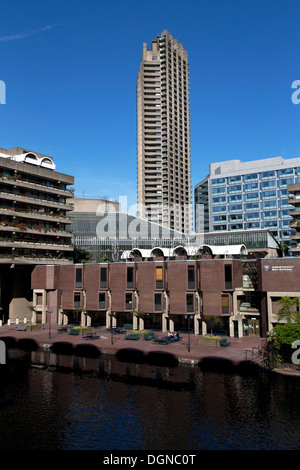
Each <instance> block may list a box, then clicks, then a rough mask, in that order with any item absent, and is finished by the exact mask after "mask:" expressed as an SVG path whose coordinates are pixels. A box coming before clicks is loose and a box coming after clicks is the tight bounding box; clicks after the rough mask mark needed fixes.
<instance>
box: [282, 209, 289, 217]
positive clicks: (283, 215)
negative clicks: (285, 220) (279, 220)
mask: <svg viewBox="0 0 300 470" xmlns="http://www.w3.org/2000/svg"><path fill="white" fill-rule="evenodd" d="M280 212H281V217H290V211H289V210H288V209H285V210H283V211H280Z"/></svg>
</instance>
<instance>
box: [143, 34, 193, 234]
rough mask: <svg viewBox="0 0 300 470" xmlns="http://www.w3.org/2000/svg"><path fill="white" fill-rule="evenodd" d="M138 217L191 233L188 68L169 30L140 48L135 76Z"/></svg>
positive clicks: (183, 55)
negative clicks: (137, 70)
mask: <svg viewBox="0 0 300 470" xmlns="http://www.w3.org/2000/svg"><path fill="white" fill-rule="evenodd" d="M136 93H137V176H138V216H139V217H141V218H142V219H148V220H150V221H152V222H156V223H160V224H162V225H164V226H166V227H169V228H171V229H174V230H178V231H179V232H182V233H187V234H188V233H190V232H191V230H192V207H191V168H190V167H191V165H190V122H189V121H190V119H189V118H190V106H189V64H188V55H187V51H186V50H185V49H184V48H183V46H182V44H179V43H178V41H177V39H174V38H173V36H172V35H171V34H169V33H168V31H163V32H162V34H161V35H160V36H158V37H157V39H156V40H155V41H152V44H151V50H148V49H147V44H145V43H144V44H143V53H142V61H141V65H140V71H139V72H138V78H137V88H136Z"/></svg>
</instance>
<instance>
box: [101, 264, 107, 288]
mask: <svg viewBox="0 0 300 470" xmlns="http://www.w3.org/2000/svg"><path fill="white" fill-rule="evenodd" d="M100 287H101V289H104V288H106V287H107V268H100Z"/></svg>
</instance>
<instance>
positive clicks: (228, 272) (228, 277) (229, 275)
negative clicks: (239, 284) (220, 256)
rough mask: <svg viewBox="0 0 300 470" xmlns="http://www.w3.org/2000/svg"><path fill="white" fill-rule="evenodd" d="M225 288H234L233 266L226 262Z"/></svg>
mask: <svg viewBox="0 0 300 470" xmlns="http://www.w3.org/2000/svg"><path fill="white" fill-rule="evenodd" d="M225 289H232V266H231V264H225Z"/></svg>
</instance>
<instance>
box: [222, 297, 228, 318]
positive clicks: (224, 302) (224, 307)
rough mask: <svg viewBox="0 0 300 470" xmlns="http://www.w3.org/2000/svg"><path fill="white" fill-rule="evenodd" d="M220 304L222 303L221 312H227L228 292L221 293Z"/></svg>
mask: <svg viewBox="0 0 300 470" xmlns="http://www.w3.org/2000/svg"><path fill="white" fill-rule="evenodd" d="M221 304H222V314H226V313H229V295H228V294H222V296H221Z"/></svg>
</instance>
